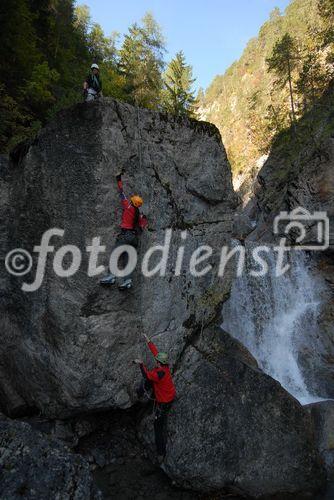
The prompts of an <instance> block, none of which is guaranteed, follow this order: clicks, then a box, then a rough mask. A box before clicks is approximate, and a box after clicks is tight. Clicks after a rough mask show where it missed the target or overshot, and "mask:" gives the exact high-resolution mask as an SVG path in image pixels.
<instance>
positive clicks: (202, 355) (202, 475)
mask: <svg viewBox="0 0 334 500" xmlns="http://www.w3.org/2000/svg"><path fill="white" fill-rule="evenodd" d="M175 379H176V384H177V387H178V397H177V400H176V402H175V404H174V406H173V409H172V411H171V413H170V416H169V423H168V436H169V439H168V447H167V456H166V460H165V462H164V466H163V469H164V470H165V472H166V473H167V474H168V475H169V476H170V477H171V478H173V480H174V481H176V483H177V485H178V486H181V487H185V488H190V489H193V490H195V491H196V490H197V491H201V492H206V493H213V492H216V491H225V492H227V493H235V494H238V493H239V494H241V495H246V497H247V498H249V496H250V497H251V498H282V499H283V498H284V499H287V498H295V497H296V495H299V494H302V495H305V496H302V498H314V493H315V492H316V491H317V490H318V489H319V488H320V487H321V485H322V484H323V483H324V480H325V473H324V470H323V466H322V464H321V461H320V459H319V456H318V454H317V452H316V450H315V446H314V435H313V426H312V422H311V419H310V417H309V415H307V413H306V412H305V410H304V409H303V408H302V406H301V405H300V404H299V403H298V401H296V400H295V399H294V398H293V397H292V396H290V395H289V394H288V393H287V392H286V391H285V390H284V389H283V388H282V386H281V385H280V384H279V383H278V382H276V381H275V380H273V379H272V378H271V377H269V376H267V375H265V374H264V373H263V372H262V371H260V370H259V369H257V365H256V361H255V360H254V358H252V356H251V355H250V354H249V353H248V351H247V350H246V349H245V348H244V347H243V346H242V345H241V344H240V343H239V342H238V341H235V340H233V339H231V338H230V336H229V335H228V334H226V333H224V332H222V331H221V330H220V329H213V328H208V329H207V330H205V331H204V332H203V334H202V335H200V336H198V337H197V339H194V342H193V343H192V344H191V345H189V346H188V347H187V349H186V350H185V352H184V357H183V359H182V370H177V372H176V374H175ZM199 402H200V403H199ZM152 425H153V422H152V416H151V417H147V418H146V419H144V421H143V423H142V425H141V435H142V438H143V439H144V441H145V442H146V443H147V444H148V445H149V446H150V445H151V446H152V450H153V442H152V433H151V428H152ZM307 495H308V496H307Z"/></svg>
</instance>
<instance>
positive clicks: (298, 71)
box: [201, 0, 334, 171]
mask: <svg viewBox="0 0 334 500" xmlns="http://www.w3.org/2000/svg"><path fill="white" fill-rule="evenodd" d="M333 3H334V0H292V1H291V3H290V5H289V6H288V7H287V9H286V11H285V14H284V15H283V14H281V13H280V12H279V10H278V9H275V10H274V11H273V12H272V14H271V15H270V19H269V20H268V21H267V22H265V23H264V25H263V26H262V27H261V29H260V31H259V35H258V36H257V37H256V38H253V39H252V40H250V41H249V43H248V45H247V47H246V49H245V51H244V53H243V55H242V57H241V58H240V59H239V61H237V62H235V63H234V64H232V66H231V67H230V68H229V69H228V70H227V71H226V73H225V74H224V75H219V76H217V77H215V79H214V80H213V82H212V83H211V85H210V87H209V88H208V89H207V91H206V93H205V97H204V100H203V101H202V103H201V114H203V110H204V113H205V116H206V119H208V120H209V121H212V122H213V123H215V124H216V125H217V126H218V128H219V129H220V132H221V135H222V138H223V141H224V143H225V146H226V148H227V151H228V152H229V158H230V160H231V163H232V168H233V170H235V171H239V170H243V169H245V168H249V167H250V166H251V165H253V164H254V163H255V162H256V160H257V159H258V158H259V157H260V156H261V155H262V154H263V153H268V151H269V150H270V148H271V145H272V141H273V140H275V137H276V136H280V137H283V135H284V130H286V129H287V128H288V127H290V125H291V121H293V119H294V120H295V121H296V122H297V123H298V120H300V119H301V117H302V115H303V114H304V113H306V112H308V111H309V110H310V109H313V108H314V103H315V101H317V100H318V99H319V98H320V96H321V95H322V94H323V93H324V91H326V89H327V87H328V85H329V84H330V81H331V79H332V78H333V65H332V64H333V62H334V52H333V43H332V42H331V36H330V34H331V29H333V26H334V22H333V17H332V16H333V10H332V7H333ZM267 61H268V62H269V65H268V64H267ZM292 107H293V109H292ZM205 110H206V111H205ZM294 128H295V126H294ZM303 130H304V129H303Z"/></svg>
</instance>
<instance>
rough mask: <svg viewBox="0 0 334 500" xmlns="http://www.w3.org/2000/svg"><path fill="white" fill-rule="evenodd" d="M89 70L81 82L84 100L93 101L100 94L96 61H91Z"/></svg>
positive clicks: (100, 82)
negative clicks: (82, 82)
mask: <svg viewBox="0 0 334 500" xmlns="http://www.w3.org/2000/svg"><path fill="white" fill-rule="evenodd" d="M90 70H91V71H90V73H89V75H88V76H87V78H86V80H85V81H84V84H83V93H84V99H85V101H86V102H89V101H94V99H96V98H97V97H100V96H101V95H102V81H101V78H100V68H99V67H98V65H97V64H96V63H93V64H92V65H91V67H90Z"/></svg>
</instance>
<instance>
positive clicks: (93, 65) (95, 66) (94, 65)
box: [90, 63, 100, 70]
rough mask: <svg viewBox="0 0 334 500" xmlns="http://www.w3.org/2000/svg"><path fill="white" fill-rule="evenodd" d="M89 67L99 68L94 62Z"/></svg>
mask: <svg viewBox="0 0 334 500" xmlns="http://www.w3.org/2000/svg"><path fill="white" fill-rule="evenodd" d="M90 69H98V70H99V69H100V68H99V67H98V65H97V64H96V63H93V64H92V65H91V67H90Z"/></svg>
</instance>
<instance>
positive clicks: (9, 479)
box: [0, 419, 102, 500]
mask: <svg viewBox="0 0 334 500" xmlns="http://www.w3.org/2000/svg"><path fill="white" fill-rule="evenodd" d="M0 462H1V470H0V496H1V498H8V499H9V498H10V499H16V498H27V499H32V498H33V499H36V500H44V499H45V498H61V499H63V500H70V499H75V500H88V499H91V500H93V499H94V500H95V499H96V500H97V499H102V495H101V494H100V493H99V491H98V490H97V489H96V488H95V486H94V484H93V480H92V477H91V475H90V471H89V465H88V462H86V461H85V460H84V459H83V458H82V457H80V456H79V455H74V454H72V453H69V452H68V451H67V450H66V449H65V448H64V447H63V446H62V445H61V444H60V443H59V442H58V441H56V440H52V439H49V438H46V437H44V436H43V435H42V434H40V433H39V432H36V431H34V430H33V429H32V428H31V427H30V425H28V424H26V423H22V422H15V421H10V420H7V419H5V420H0Z"/></svg>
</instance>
